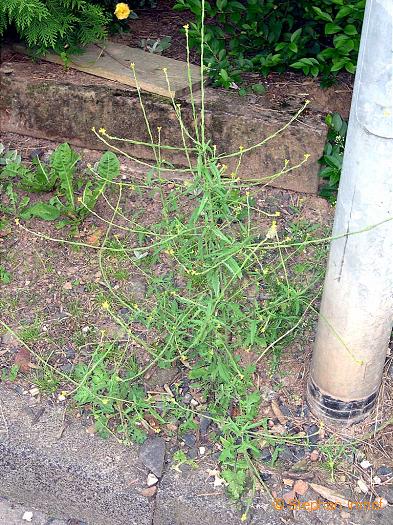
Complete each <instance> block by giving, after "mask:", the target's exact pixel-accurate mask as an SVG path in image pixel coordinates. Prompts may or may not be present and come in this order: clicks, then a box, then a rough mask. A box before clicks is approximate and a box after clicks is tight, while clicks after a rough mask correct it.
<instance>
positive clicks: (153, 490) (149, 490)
mask: <svg viewBox="0 0 393 525" xmlns="http://www.w3.org/2000/svg"><path fill="white" fill-rule="evenodd" d="M156 492H157V485H153V486H152V487H147V489H143V490H142V491H141V494H142V496H145V498H151V497H152V496H154V494H155V493H156Z"/></svg>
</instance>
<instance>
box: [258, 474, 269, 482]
mask: <svg viewBox="0 0 393 525" xmlns="http://www.w3.org/2000/svg"><path fill="white" fill-rule="evenodd" d="M259 477H260V478H261V480H262V481H268V480H269V479H270V478H271V477H272V475H271V473H270V472H260V473H259Z"/></svg>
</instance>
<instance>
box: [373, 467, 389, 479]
mask: <svg viewBox="0 0 393 525" xmlns="http://www.w3.org/2000/svg"><path fill="white" fill-rule="evenodd" d="M375 474H376V475H377V476H380V477H391V476H393V469H392V468H391V467H387V466H386V465H382V466H380V467H379V468H377V470H376V471H375Z"/></svg>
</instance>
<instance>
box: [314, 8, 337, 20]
mask: <svg viewBox="0 0 393 525" xmlns="http://www.w3.org/2000/svg"><path fill="white" fill-rule="evenodd" d="M312 8H313V9H314V11H315V12H316V13H317V15H318V16H319V18H321V19H322V20H325V21H326V22H333V19H332V17H331V16H330V15H329V13H325V12H324V11H322V10H321V9H320V8H319V7H316V6H313V7H312Z"/></svg>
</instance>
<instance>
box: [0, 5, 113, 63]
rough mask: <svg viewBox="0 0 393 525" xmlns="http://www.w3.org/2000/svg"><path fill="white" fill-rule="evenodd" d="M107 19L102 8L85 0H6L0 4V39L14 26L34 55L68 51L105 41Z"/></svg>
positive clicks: (108, 18) (108, 17) (107, 16)
mask: <svg viewBox="0 0 393 525" xmlns="http://www.w3.org/2000/svg"><path fill="white" fill-rule="evenodd" d="M96 4H97V3H96ZM110 18H111V17H110V16H109V15H108V13H107V12H106V11H105V10H104V8H103V7H102V6H100V5H95V4H94V3H93V2H89V1H87V0H47V1H45V0H29V1H28V2H26V0H7V1H2V2H1V3H0V20H1V21H0V36H1V35H2V34H3V33H4V32H5V30H6V29H7V28H8V27H9V26H14V27H15V29H16V31H17V33H18V35H19V37H20V38H21V40H23V41H25V42H26V44H27V45H28V46H29V47H30V48H32V49H34V50H35V51H36V52H37V53H38V54H42V53H45V52H46V51H48V50H54V51H56V52H58V53H61V52H64V51H65V50H66V51H67V52H68V51H71V52H72V51H76V50H77V49H78V48H79V46H80V45H84V44H88V43H90V42H93V41H95V40H101V39H103V38H105V36H106V34H107V30H106V26H107V24H108V23H109V21H110Z"/></svg>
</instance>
